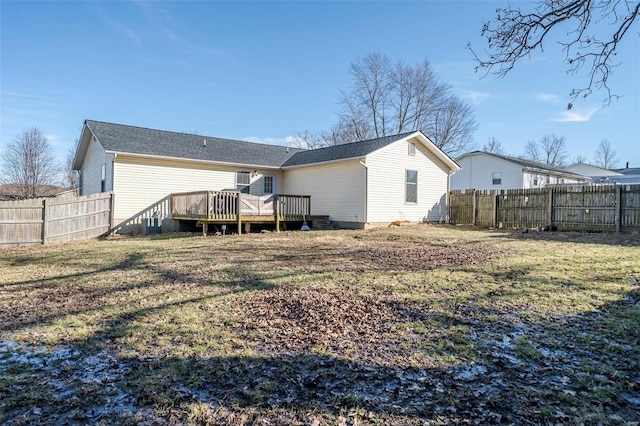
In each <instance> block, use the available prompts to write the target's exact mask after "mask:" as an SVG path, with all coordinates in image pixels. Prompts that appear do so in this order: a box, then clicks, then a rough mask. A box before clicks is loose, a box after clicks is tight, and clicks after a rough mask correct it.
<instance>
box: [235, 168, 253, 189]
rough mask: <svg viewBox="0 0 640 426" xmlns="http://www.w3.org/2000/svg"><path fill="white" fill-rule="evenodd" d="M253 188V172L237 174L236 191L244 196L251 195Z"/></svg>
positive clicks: (239, 172)
mask: <svg viewBox="0 0 640 426" xmlns="http://www.w3.org/2000/svg"><path fill="white" fill-rule="evenodd" d="M250 188H251V172H245V171H238V172H236V189H237V190H238V191H240V192H242V193H243V194H249V190H250Z"/></svg>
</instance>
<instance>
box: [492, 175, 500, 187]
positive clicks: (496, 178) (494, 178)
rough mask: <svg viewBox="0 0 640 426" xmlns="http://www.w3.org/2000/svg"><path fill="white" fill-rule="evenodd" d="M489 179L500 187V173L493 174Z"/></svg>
mask: <svg viewBox="0 0 640 426" xmlns="http://www.w3.org/2000/svg"><path fill="white" fill-rule="evenodd" d="M491 179H492V181H493V184H494V185H502V172H493V173H492V175H491Z"/></svg>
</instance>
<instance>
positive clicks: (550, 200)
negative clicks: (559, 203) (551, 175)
mask: <svg viewBox="0 0 640 426" xmlns="http://www.w3.org/2000/svg"><path fill="white" fill-rule="evenodd" d="M547 225H549V229H551V227H552V226H553V188H549V194H548V199H547Z"/></svg>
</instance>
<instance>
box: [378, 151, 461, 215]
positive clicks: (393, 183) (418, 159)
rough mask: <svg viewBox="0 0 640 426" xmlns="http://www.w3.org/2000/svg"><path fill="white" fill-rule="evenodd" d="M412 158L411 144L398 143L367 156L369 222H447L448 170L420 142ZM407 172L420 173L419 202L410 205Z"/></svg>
mask: <svg viewBox="0 0 640 426" xmlns="http://www.w3.org/2000/svg"><path fill="white" fill-rule="evenodd" d="M415 144H416V150H415V155H409V150H408V142H407V141H398V142H395V143H392V144H390V145H387V146H386V147H384V148H382V149H379V150H378V151H375V152H373V153H371V154H369V156H368V157H367V167H368V178H367V181H368V191H367V205H368V211H367V222H368V223H371V224H379V223H390V222H393V221H396V220H402V221H411V222H427V221H440V220H446V217H447V207H446V200H447V176H448V174H449V169H448V167H447V166H446V165H445V164H444V163H443V162H442V161H441V160H439V159H438V158H437V157H436V156H435V155H434V154H433V153H432V152H431V151H429V150H428V149H427V148H426V147H425V146H424V145H422V144H421V143H420V142H417V141H416V142H415ZM407 170H416V171H417V172H418V199H417V203H406V202H405V200H406V198H405V184H406V183H405V177H406V171H407Z"/></svg>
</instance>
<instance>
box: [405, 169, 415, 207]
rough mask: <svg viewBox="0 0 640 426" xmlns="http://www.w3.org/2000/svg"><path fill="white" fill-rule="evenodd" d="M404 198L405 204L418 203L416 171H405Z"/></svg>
mask: <svg viewBox="0 0 640 426" xmlns="http://www.w3.org/2000/svg"><path fill="white" fill-rule="evenodd" d="M405 188H406V189H405V198H404V201H405V202H407V203H417V202H418V171H417V170H407V171H406V174H405Z"/></svg>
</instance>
